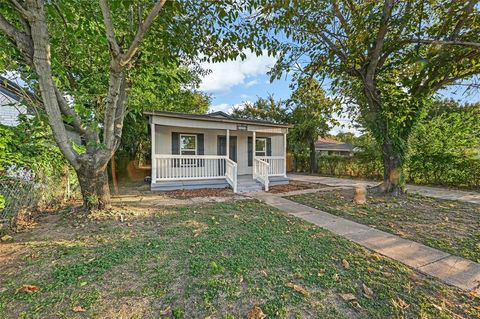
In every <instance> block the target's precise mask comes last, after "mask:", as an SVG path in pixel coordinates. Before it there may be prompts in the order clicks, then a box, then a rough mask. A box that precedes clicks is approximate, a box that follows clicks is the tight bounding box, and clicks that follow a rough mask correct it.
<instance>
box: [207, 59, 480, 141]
mask: <svg viewBox="0 0 480 319" xmlns="http://www.w3.org/2000/svg"><path fill="white" fill-rule="evenodd" d="M275 61H276V59H275V58H274V57H269V56H267V55H266V54H264V55H262V56H258V57H257V56H256V55H255V54H253V53H247V58H246V59H245V60H243V61H242V60H241V59H237V60H234V61H227V62H221V63H203V64H202V66H203V67H204V68H205V69H209V70H211V71H212V72H211V73H210V74H208V75H207V76H205V77H204V78H203V79H202V83H201V85H200V90H201V91H203V92H205V93H207V94H210V95H211V96H212V103H211V107H210V112H214V111H224V112H227V113H229V112H231V111H232V109H233V107H239V106H241V105H242V104H243V103H244V102H254V101H256V100H257V99H258V98H259V97H267V95H268V94H269V93H271V94H273V96H274V97H275V99H288V98H289V97H290V94H291V89H290V87H289V84H290V79H289V78H288V77H286V78H285V77H284V78H282V79H280V80H275V81H274V82H272V83H270V78H269V76H268V75H267V72H268V71H269V70H270V68H271V67H272V66H273V65H274V64H275ZM325 89H326V90H328V88H325ZM441 96H442V97H444V98H454V99H455V100H460V101H461V102H470V103H474V102H479V101H480V92H476V94H471V95H468V96H466V95H464V94H463V90H461V88H458V87H457V88H451V89H448V90H443V91H442V92H441ZM337 119H338V120H339V122H340V123H341V126H336V127H334V128H333V129H332V130H331V131H330V133H331V134H337V133H339V132H353V133H355V134H357V135H358V134H359V133H360V132H359V131H358V130H356V129H355V128H354V127H353V126H352V123H351V121H350V120H349V119H348V118H347V117H346V116H341V117H339V118H337Z"/></svg>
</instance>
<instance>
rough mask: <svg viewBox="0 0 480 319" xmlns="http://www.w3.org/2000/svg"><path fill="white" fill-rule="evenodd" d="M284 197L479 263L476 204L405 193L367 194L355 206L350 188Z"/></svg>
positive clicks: (479, 214)
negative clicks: (401, 194) (397, 195)
mask: <svg viewBox="0 0 480 319" xmlns="http://www.w3.org/2000/svg"><path fill="white" fill-rule="evenodd" d="M287 198H288V199H290V200H293V201H296V202H298V203H301V204H304V205H307V206H310V207H314V208H318V209H320V210H323V211H326V212H329V213H332V214H334V215H337V216H341V217H345V218H347V219H351V220H354V221H356V222H359V223H362V224H365V225H369V226H372V227H376V228H378V229H381V230H384V231H386V232H390V233H393V234H396V235H399V236H401V237H403V238H407V239H411V240H415V241H418V242H421V243H424V244H425V245H428V246H430V247H434V248H438V249H440V250H443V251H446V252H448V253H451V254H453V255H457V256H462V257H465V258H468V259H470V260H473V261H476V262H480V207H479V206H478V205H475V204H469V203H462V202H458V201H450V200H440V199H434V198H428V197H423V196H419V195H412V194H409V195H408V196H405V197H400V198H393V197H385V196H382V195H371V196H369V198H368V200H367V203H366V204H363V205H356V204H354V203H353V202H352V198H353V191H352V190H335V191H330V192H319V193H311V194H305V195H297V196H290V197H287Z"/></svg>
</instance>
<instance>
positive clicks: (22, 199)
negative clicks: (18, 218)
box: [0, 117, 75, 216]
mask: <svg viewBox="0 0 480 319" xmlns="http://www.w3.org/2000/svg"><path fill="white" fill-rule="evenodd" d="M8 170H10V171H11V172H12V173H13V176H15V172H19V171H25V172H28V173H27V174H32V175H33V177H34V178H33V181H32V183H34V185H35V186H31V185H27V184H26V182H25V181H24V180H23V179H22V178H16V177H10V175H9V174H8V173H7V171H8ZM0 179H2V186H3V187H0V192H1V194H0V195H1V197H2V198H3V205H4V206H5V207H6V208H8V209H9V211H8V212H3V213H4V214H7V215H9V216H10V215H12V214H15V213H16V211H15V210H16V209H17V208H18V207H27V206H29V205H31V204H36V205H50V204H54V203H56V202H59V201H63V200H64V199H65V197H66V194H67V188H68V187H69V185H67V184H68V183H71V182H73V181H75V176H74V173H73V172H72V171H71V168H70V166H69V165H68V164H67V162H66V161H65V159H64V158H63V156H62V154H61V153H60V151H59V149H58V148H57V147H56V145H55V143H54V141H53V139H52V137H51V133H50V130H49V128H48V126H46V125H45V124H43V122H42V121H40V120H39V119H38V118H37V117H34V118H31V119H28V118H26V117H22V118H21V121H20V124H19V125H18V126H17V127H8V126H3V125H0ZM32 201H33V203H32ZM0 209H1V208H0Z"/></svg>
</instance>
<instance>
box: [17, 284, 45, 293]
mask: <svg viewBox="0 0 480 319" xmlns="http://www.w3.org/2000/svg"><path fill="white" fill-rule="evenodd" d="M39 290H40V287H38V286H35V285H23V286H22V287H20V288H18V289H17V292H25V293H29V294H31V293H34V292H37V291H39Z"/></svg>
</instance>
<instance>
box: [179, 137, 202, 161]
mask: <svg viewBox="0 0 480 319" xmlns="http://www.w3.org/2000/svg"><path fill="white" fill-rule="evenodd" d="M184 136H185V137H186V136H189V137H194V138H195V148H193V149H191V148H182V137H184ZM197 143H198V136H197V134H182V133H180V134H179V137H178V144H179V145H178V150H179V153H180V155H185V156H195V155H198V154H197V153H198V150H197V149H198V144H197ZM182 151H189V152H191V151H195V154H182Z"/></svg>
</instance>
